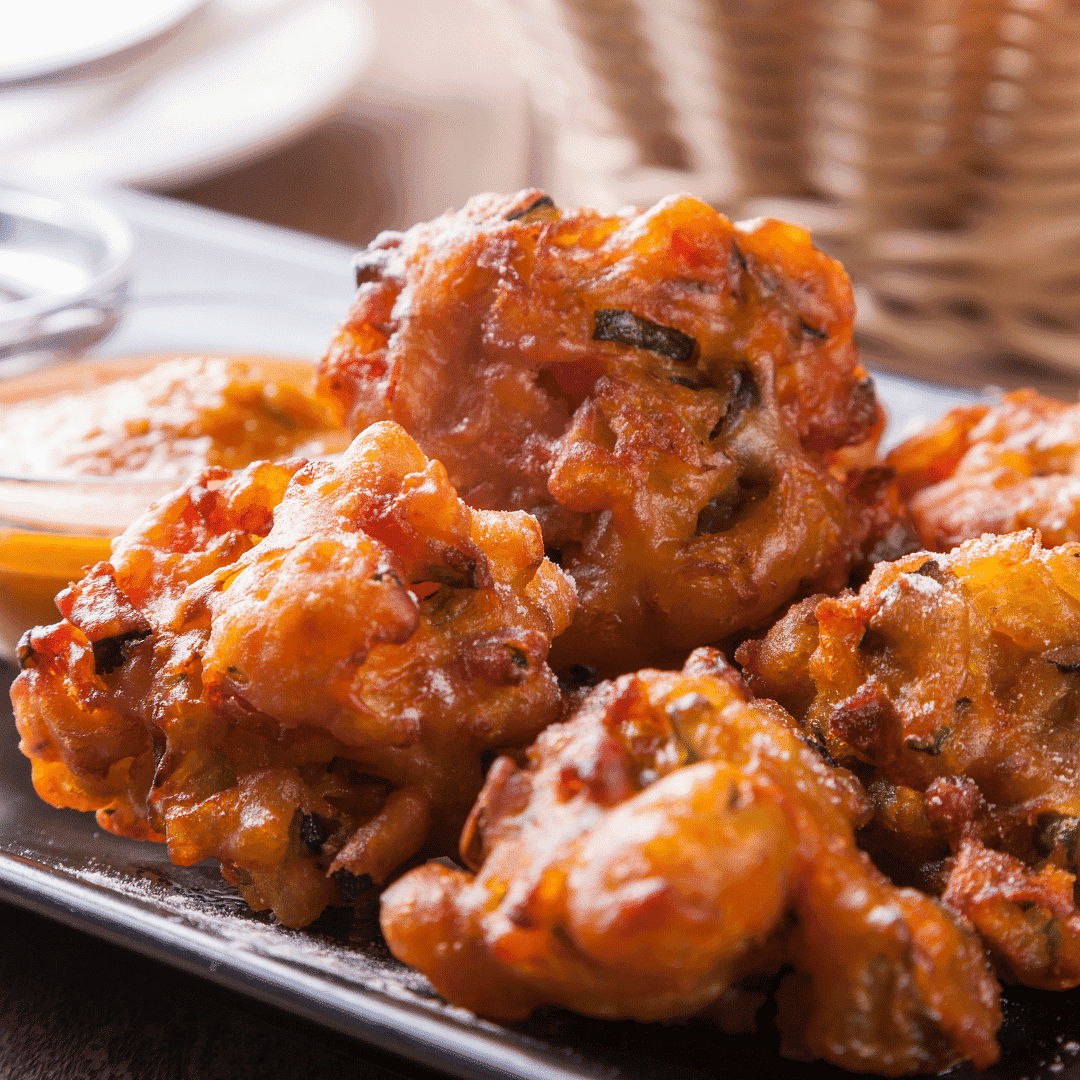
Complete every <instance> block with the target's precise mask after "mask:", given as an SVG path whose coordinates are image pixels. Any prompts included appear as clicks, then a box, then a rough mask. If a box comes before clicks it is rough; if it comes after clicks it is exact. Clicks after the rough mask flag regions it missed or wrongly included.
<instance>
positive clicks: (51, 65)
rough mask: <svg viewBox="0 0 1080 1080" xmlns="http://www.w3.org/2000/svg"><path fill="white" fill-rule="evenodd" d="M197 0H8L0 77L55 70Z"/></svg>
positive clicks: (167, 23) (183, 11)
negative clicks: (16, 0)
mask: <svg viewBox="0 0 1080 1080" xmlns="http://www.w3.org/2000/svg"><path fill="white" fill-rule="evenodd" d="M201 3H203V0H35V2H34V3H21V4H20V3H14V2H13V3H12V4H11V6H10V8H9V9H8V10H7V11H6V12H5V14H4V31H3V33H2V34H0V83H3V82H14V81H16V80H21V79H35V78H40V77H41V76H43V75H55V74H56V73H58V72H63V71H67V70H68V69H69V68H73V67H78V66H80V65H82V64H90V63H93V62H94V61H95V60H102V59H104V58H105V57H108V56H112V55H114V54H116V53H119V52H123V51H124V50H125V49H130V48H132V47H133V46H135V45H142V44H144V43H145V42H148V41H150V40H151V39H153V38H155V37H157V36H158V35H159V34H163V33H165V31H166V30H170V29H172V28H173V27H174V26H176V25H177V24H178V23H180V22H182V21H183V20H184V19H185V18H186V17H187V16H188V15H190V14H191V13H192V12H193V11H194V10H195V9H196V8H197V7H198V6H199V5H200V4H201Z"/></svg>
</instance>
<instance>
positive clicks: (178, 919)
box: [0, 193, 1080, 1080]
mask: <svg viewBox="0 0 1080 1080" xmlns="http://www.w3.org/2000/svg"><path fill="white" fill-rule="evenodd" d="M113 199H114V201H115V202H116V204H117V205H118V207H119V208H120V209H121V210H123V211H124V212H126V213H127V214H128V216H129V217H130V218H131V219H132V221H133V224H134V225H135V226H136V229H137V230H138V231H139V234H140V239H141V241H142V247H141V250H140V258H141V263H140V268H141V269H140V273H141V275H142V282H143V283H144V285H145V283H146V282H147V281H149V282H151V283H152V285H153V286H156V287H157V288H161V287H163V286H164V285H165V284H166V283H167V285H168V288H169V289H170V291H177V290H178V289H179V290H181V291H182V289H183V288H184V285H185V281H187V282H189V283H190V284H191V288H192V291H193V292H194V291H195V290H196V289H201V290H206V289H213V288H215V287H218V284H219V283H222V287H223V288H224V287H225V285H224V283H228V284H229V285H232V287H234V288H235V286H236V283H237V281H239V280H243V281H245V282H246V283H247V284H248V285H249V286H250V285H252V284H253V283H255V284H257V285H258V287H259V288H260V289H261V290H270V292H271V294H272V292H273V289H274V288H277V289H281V290H283V292H284V291H288V290H296V289H300V290H301V291H305V292H309V293H312V294H318V295H321V296H322V297H324V298H325V297H326V296H327V294H328V293H331V294H340V295H341V297H342V298H343V299H342V307H341V310H342V311H344V309H345V306H346V304H347V298H348V296H349V295H350V293H351V285H350V283H349V281H348V261H349V252H348V251H347V249H344V248H341V247H339V246H337V245H332V244H326V243H323V242H321V241H314V240H312V239H311V238H308V237H298V236H294V235H293V234H290V233H287V232H283V231H282V230H276V229H270V228H265V227H261V226H254V225H252V224H251V223H247V222H237V221H235V220H233V219H230V218H227V217H224V216H222V215H217V214H209V213H203V212H200V211H194V210H192V209H191V208H188V207H176V206H173V205H172V204H170V203H168V202H167V201H164V200H157V199H153V200H152V199H144V198H141V197H139V196H134V195H131V194H130V193H125V194H117V195H115V196H113ZM339 275H340V280H339ZM138 291H139V282H138V281H137V282H136V293H138ZM878 386H879V392H880V393H881V396H882V397H883V399H884V400H885V402H886V404H887V405H888V406H889V408H890V411H891V413H892V421H893V427H892V431H893V433H894V434H893V438H894V439H895V438H896V437H897V436H898V435H900V434H903V433H904V431H905V427H907V426H908V425H909V424H911V423H913V422H914V421H915V420H916V418H917V417H918V416H922V417H923V418H931V417H934V416H937V415H939V414H941V413H942V412H944V411H945V410H946V409H948V408H950V407H952V406H953V405H955V404H957V403H959V402H960V401H963V400H971V399H972V397H974V396H975V395H973V394H963V393H961V392H958V391H954V390H950V389H945V388H941V387H934V386H930V385H928V384H919V383H915V382H912V381H910V380H904V379H896V378H891V377H886V376H882V377H879V378H878ZM14 675H15V670H14V668H13V667H11V665H7V664H0V686H2V687H3V688H6V686H7V685H8V683H9V682H10V680H11V679H12V678H13V677H14ZM0 692H2V691H0ZM17 741H18V740H17V736H16V734H15V731H14V724H13V722H12V718H11V711H10V706H9V705H8V703H7V695H6V693H4V694H3V705H2V706H0V899H2V900H6V901H9V902H11V903H15V904H18V905H21V906H23V907H26V908H28V909H30V910H33V911H35V912H38V913H39V914H42V915H46V916H49V917H50V918H54V919H57V920H60V921H61V922H64V923H66V924H68V925H70V926H73V927H75V928H76V929H79V930H83V931H86V932H88V933H91V934H95V935H97V936H99V937H102V938H105V939H106V940H109V941H112V942H114V943H116V944H119V945H123V946H125V947H128V948H131V949H134V950H136V951H138V952H140V953H143V954H145V955H147V956H150V957H152V958H154V959H156V960H159V961H162V962H164V963H167V964H171V965H174V966H176V967H179V968H182V969H184V970H186V971H189V972H192V973H194V974H196V975H199V976H202V977H205V978H207V979H210V980H213V981H214V982H216V983H219V984H221V985H223V986H226V987H229V988H231V989H233V990H237V991H240V992H242V993H244V994H248V995H251V996H252V997H255V998H257V999H259V1000H262V1001H264V1002H266V1003H268V1004H271V1005H275V1006H278V1007H280V1008H283V1009H286V1010H288V1011H289V1012H292V1013H294V1014H296V1015H298V1016H301V1017H304V1018H306V1019H308V1020H312V1021H314V1022H316V1023H319V1024H322V1025H324V1026H326V1027H328V1028H332V1029H335V1030H337V1031H339V1032H343V1033H345V1034H347V1035H350V1036H354V1037H356V1038H359V1039H363V1040H366V1041H367V1042H369V1043H371V1044H374V1045H375V1046H378V1047H380V1048H381V1049H384V1050H387V1051H390V1052H392V1053H396V1054H400V1055H402V1056H403V1057H405V1058H408V1059H410V1060H413V1061H416V1062H418V1063H420V1064H423V1065H427V1066H431V1067H434V1068H436V1069H439V1070H443V1071H445V1072H446V1073H449V1074H451V1075H453V1076H457V1077H465V1078H484V1080H496V1078H498V1080H512V1078H517V1080H541V1078H542V1080H583V1078H605V1080H700V1078H705V1077H725V1078H732V1080H734V1078H742V1077H748V1076H755V1077H760V1076H784V1077H790V1078H792V1080H798V1078H806V1080H809V1078H815V1080H825V1078H837V1080H838V1078H840V1077H843V1076H847V1075H849V1074H847V1073H844V1072H842V1071H841V1070H839V1069H836V1068H833V1067H831V1066H827V1065H823V1064H821V1063H801V1062H789V1061H785V1060H784V1059H782V1058H780V1057H779V1056H778V1054H777V1050H776V1044H777V1040H776V1035H775V1032H773V1031H772V1030H770V1029H768V1028H766V1029H765V1030H763V1031H762V1032H761V1033H760V1034H758V1035H753V1036H738V1037H733V1036H726V1035H723V1034H721V1033H720V1032H718V1031H717V1029H716V1028H714V1027H711V1026H709V1025H707V1024H704V1023H700V1022H688V1023H684V1024H669V1025H660V1024H633V1023H612V1022H605V1021H596V1020H588V1019H585V1018H582V1017H577V1016H573V1015H571V1014H569V1013H565V1012H561V1011H558V1010H544V1011H541V1012H539V1013H538V1014H536V1015H534V1016H533V1017H532V1018H531V1019H530V1020H529V1021H528V1022H527V1023H523V1024H518V1025H515V1026H513V1027H505V1026H500V1025H498V1024H492V1023H488V1022H486V1021H483V1020H479V1019H477V1018H476V1017H475V1016H473V1015H472V1014H470V1013H468V1012H466V1011H465V1010H462V1009H457V1008H453V1007H451V1006H448V1005H446V1004H445V1003H444V1002H442V1001H441V1000H440V999H439V998H438V997H437V995H435V994H434V993H433V991H432V990H431V987H430V986H429V984H428V983H427V981H426V980H425V979H424V978H422V977H421V976H419V975H417V974H416V973H415V972H412V971H410V970H408V969H407V968H405V967H403V966H402V965H400V964H398V963H397V962H396V961H395V960H394V959H393V958H392V957H390V956H389V954H388V952H387V950H386V947H385V944H384V943H383V942H382V940H381V938H380V937H379V935H378V931H377V927H376V925H375V921H374V913H372V917H371V918H370V919H368V920H367V921H363V920H360V921H357V920H351V921H348V922H347V921H346V919H345V917H344V916H343V915H340V914H337V915H336V914H335V913H333V912H331V913H330V914H329V915H328V916H324V918H323V919H321V920H320V922H319V923H318V924H317V925H316V926H314V927H312V928H309V929H308V930H305V931H294V930H287V929H285V928H283V927H281V926H278V925H275V924H274V923H273V922H272V921H271V920H270V919H268V918H266V917H264V916H260V915H256V914H254V913H252V912H251V911H249V910H248V909H247V908H246V906H245V905H244V903H243V901H242V900H241V899H240V898H239V896H238V895H237V894H236V893H235V892H234V891H233V890H232V889H231V888H230V887H229V886H228V885H226V884H225V882H224V881H223V880H222V879H221V877H220V875H219V873H218V871H217V869H216V867H215V866H213V865H210V864H200V865H198V866H194V867H189V868H181V867H174V866H172V865H171V864H170V863H169V862H168V859H167V857H166V854H165V851H164V849H163V848H162V847H161V846H159V845H156V844H148V843H138V842H135V841H128V840H123V839H120V838H118V837H115V836H112V835H110V834H108V833H105V832H103V831H102V830H100V829H99V828H97V826H96V824H95V823H94V819H93V817H92V816H91V815H89V814H78V813H75V812H74V811H66V810H65V811H60V810H53V809H52V808H50V807H48V806H46V805H45V804H44V803H42V802H41V801H40V800H39V799H38V798H37V797H36V796H35V794H34V792H33V789H32V787H31V785H30V779H29V773H30V770H29V763H28V762H27V761H26V760H25V759H24V758H23V757H22V756H21V755H20V754H19V752H18V746H17ZM1005 1007H1006V1021H1005V1026H1004V1028H1003V1030H1002V1033H1001V1041H1002V1045H1003V1056H1002V1060H1001V1062H1000V1064H999V1065H998V1066H996V1067H995V1068H993V1069H991V1070H989V1071H988V1072H986V1073H983V1074H977V1073H974V1072H973V1071H971V1070H968V1069H960V1070H957V1071H956V1072H954V1073H952V1074H950V1075H953V1076H957V1077H963V1076H976V1075H983V1076H986V1077H988V1078H990V1077H992V1078H994V1080H1006V1078H1007V1080H1019V1078H1021V1077H1028V1078H1030V1080H1059V1078H1062V1077H1066V1078H1072V1080H1077V1078H1080V992H1072V993H1066V994H1043V993H1036V992H1032V991H1022V990H1010V991H1008V992H1007V994H1006V1003H1005Z"/></svg>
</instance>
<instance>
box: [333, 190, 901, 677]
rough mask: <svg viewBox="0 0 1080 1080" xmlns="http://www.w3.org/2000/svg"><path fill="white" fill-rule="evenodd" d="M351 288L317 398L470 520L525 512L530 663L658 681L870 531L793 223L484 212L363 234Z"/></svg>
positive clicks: (683, 207) (840, 276) (846, 342)
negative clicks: (537, 654) (422, 463)
mask: <svg viewBox="0 0 1080 1080" xmlns="http://www.w3.org/2000/svg"><path fill="white" fill-rule="evenodd" d="M357 279H358V283H359V293H358V296H357V299H356V303H355V305H354V306H353V308H352V310H351V312H350V314H349V317H348V319H347V321H346V323H345V325H344V327H343V328H342V330H341V333H340V334H339V336H338V338H337V340H336V341H335V342H334V343H333V344H332V345H331V347H330V350H329V353H328V355H327V357H326V358H325V360H324V361H323V364H322V368H321V372H322V382H321V385H322V387H323V389H324V390H325V391H326V392H327V393H328V394H329V395H330V396H331V397H333V398H334V399H336V400H337V402H338V403H339V406H340V408H341V410H342V416H343V420H344V422H345V423H346V424H347V425H348V426H349V427H350V428H351V430H353V431H357V430H360V429H362V428H363V427H364V426H365V425H366V424H368V423H371V422H373V421H376V420H382V419H389V420H394V421H397V422H398V423H400V424H402V425H403V426H404V427H405V428H406V430H408V431H409V432H410V434H412V435H413V437H414V438H416V439H417V441H418V442H419V444H420V445H421V447H422V448H423V449H424V451H425V453H427V454H429V455H431V456H432V457H436V458H438V459H439V460H440V461H442V462H443V463H444V464H445V465H446V468H447V471H448V473H449V475H450V478H451V481H452V482H453V483H454V485H455V486H456V487H457V489H458V491H459V492H460V493H461V496H462V498H463V499H464V500H465V501H466V502H468V503H469V504H470V505H472V506H478V507H486V508H498V509H520V510H527V511H529V512H531V513H534V514H535V515H536V516H537V517H538V518H539V520H540V522H541V525H542V527H543V530H544V540H545V543H546V544H547V547H548V550H549V551H550V552H551V553H552V557H553V558H555V559H557V560H558V561H559V562H560V563H561V565H562V566H563V568H564V569H565V570H567V571H568V572H569V573H571V574H572V575H573V576H574V578H575V580H576V582H577V586H578V598H579V612H578V617H577V619H576V620H575V622H574V624H573V626H572V627H571V629H570V630H569V632H568V633H567V634H565V635H563V637H562V638H561V639H560V641H559V642H558V643H557V644H556V646H555V651H554V653H553V664H555V666H556V667H560V666H563V665H571V664H583V665H592V666H594V667H596V668H597V669H599V670H600V671H602V672H604V673H609V674H617V673H620V672H624V671H627V670H631V669H633V668H636V667H638V666H640V665H642V664H645V663H657V664H661V663H662V664H672V663H674V664H675V665H677V664H679V663H681V662H682V660H683V658H684V657H685V656H686V654H687V652H689V650H690V649H692V648H694V647H695V646H698V645H702V644H706V643H712V642H716V641H719V640H720V639H722V638H724V637H725V636H727V635H729V634H732V633H734V632H736V631H738V630H740V629H742V628H744V627H747V626H753V625H756V624H759V623H761V622H762V621H763V620H765V619H766V618H767V617H768V616H769V615H770V614H771V613H772V612H774V611H775V610H776V609H777V608H779V607H780V606H781V605H782V604H784V603H786V602H787V601H789V600H790V599H791V598H792V597H793V596H795V595H797V594H799V593H805V592H806V591H813V590H814V589H823V590H833V589H836V588H840V587H842V586H843V585H844V584H845V583H846V581H847V578H848V572H849V569H850V568H851V566H852V564H853V563H854V562H855V561H856V560H858V559H859V558H860V557H861V556H862V553H863V549H864V548H866V549H867V550H869V548H871V547H873V546H874V544H876V543H879V542H880V541H881V540H882V538H883V537H886V536H891V535H892V532H891V530H892V531H895V530H894V528H893V527H894V525H895V522H894V521H893V520H892V518H891V517H890V516H889V515H888V513H887V512H885V511H883V509H882V493H883V490H884V488H885V486H886V479H887V478H886V477H885V476H884V475H883V474H882V473H881V472H880V471H879V470H875V469H873V468H872V460H873V453H874V448H875V446H876V442H877V437H878V434H879V432H880V428H881V423H882V413H881V410H880V408H879V406H878V403H877V401H876V399H875V396H874V390H873V386H872V383H871V382H870V380H869V378H868V377H867V374H866V372H865V370H864V369H863V368H862V367H861V366H860V364H859V363H858V359H857V356H856V352H855V348H854V345H853V344H852V320H853V317H854V312H855V306H854V302H853V300H852V294H851V288H850V285H849V282H848V279H847V276H846V274H845V273H844V271H843V269H842V268H841V267H840V265H839V263H837V262H834V261H833V260H832V259H830V258H828V257H827V256H825V255H823V254H822V253H821V252H819V251H817V250H816V249H815V248H814V247H813V246H812V244H811V242H810V237H809V235H808V234H807V233H806V232H805V231H804V230H802V229H800V228H798V227H796V226H793V225H785V224H783V223H781V222H778V221H757V222H749V223H746V224H743V225H733V224H732V223H731V222H729V221H728V220H727V219H726V218H725V217H723V216H722V215H721V214H719V213H717V212H716V211H715V210H713V209H712V208H711V207H709V206H708V205H706V204H705V203H703V202H700V201H699V200H697V199H694V198H691V197H690V196H685V195H684V196H675V197H672V198H669V199H665V200H664V201H662V202H660V203H658V204H657V205H656V206H655V207H653V209H651V210H649V211H647V212H645V213H638V212H636V211H634V212H631V211H627V212H624V213H620V214H617V215H615V216H611V217H605V216H603V215H601V214H599V213H597V212H595V211H591V210H579V211H571V212H561V211H559V210H557V209H556V208H555V207H554V205H553V204H552V202H551V200H550V199H549V198H547V197H546V196H544V195H543V194H542V193H541V192H538V191H526V192H521V193H519V194H517V195H514V196H495V195H484V196H479V197H477V198H475V199H472V200H471V201H470V202H469V203H468V204H467V206H466V207H465V208H464V209H463V210H462V211H460V212H456V213H448V214H446V215H444V216H443V217H441V218H439V219H437V220H436V221H433V222H431V223H430V224H423V225H417V226H415V227H414V228H412V229H410V230H409V231H408V232H406V233H404V234H401V233H384V234H382V235H381V236H380V237H378V238H377V239H376V240H375V241H374V242H373V243H372V245H371V246H370V247H369V248H368V250H367V251H366V252H364V253H362V254H361V256H360V257H359V260H358V263H357ZM868 469H869V470H870V471H869V472H868V471H867V470H868Z"/></svg>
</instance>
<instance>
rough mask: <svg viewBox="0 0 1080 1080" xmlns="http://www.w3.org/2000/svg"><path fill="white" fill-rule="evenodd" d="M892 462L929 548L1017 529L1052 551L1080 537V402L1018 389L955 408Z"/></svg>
mask: <svg viewBox="0 0 1080 1080" xmlns="http://www.w3.org/2000/svg"><path fill="white" fill-rule="evenodd" d="M887 462H888V464H889V465H890V466H892V467H893V468H894V469H895V470H896V472H897V474H898V480H899V484H900V490H901V494H902V495H903V497H904V498H906V499H907V500H909V504H910V512H911V517H912V519H913V521H914V524H915V527H916V529H917V531H918V534H919V539H920V541H921V542H922V543H923V544H924V545H925V546H926V547H928V548H929V549H930V550H932V551H949V550H951V549H952V548H954V547H956V545H957V544H960V543H962V542H963V541H964V540H974V539H977V538H978V537H980V536H982V534H983V533H999V534H1002V533H1010V532H1018V531H1020V530H1021V529H1037V530H1038V531H1039V533H1040V534H1041V536H1042V541H1043V543H1044V544H1046V545H1047V546H1048V547H1050V546H1053V545H1055V544H1064V543H1066V542H1067V541H1071V540H1080V404H1076V405H1066V404H1064V403H1063V402H1061V401H1057V400H1055V399H1054V398H1048V397H1044V396H1043V395H1042V394H1039V393H1036V391H1034V390H1016V391H1014V392H1013V393H1010V394H1005V395H1004V396H1003V397H1002V400H1001V403H1000V404H998V405H996V406H994V407H990V406H987V405H974V406H969V407H967V408H962V409H954V410H953V411H952V412H951V413H949V414H948V415H947V416H946V417H944V418H943V419H941V420H939V421H938V422H937V423H936V424H933V425H931V426H930V427H929V428H927V429H926V430H925V431H922V432H920V433H919V434H918V435H915V436H913V437H912V438H910V439H908V440H907V441H906V442H904V443H902V444H901V445H900V446H898V447H896V449H894V450H893V451H892V452H891V453H890V454H889V456H888V458H887Z"/></svg>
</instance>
